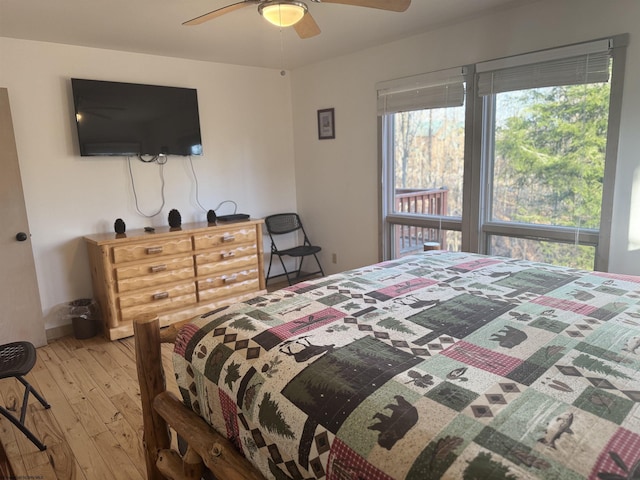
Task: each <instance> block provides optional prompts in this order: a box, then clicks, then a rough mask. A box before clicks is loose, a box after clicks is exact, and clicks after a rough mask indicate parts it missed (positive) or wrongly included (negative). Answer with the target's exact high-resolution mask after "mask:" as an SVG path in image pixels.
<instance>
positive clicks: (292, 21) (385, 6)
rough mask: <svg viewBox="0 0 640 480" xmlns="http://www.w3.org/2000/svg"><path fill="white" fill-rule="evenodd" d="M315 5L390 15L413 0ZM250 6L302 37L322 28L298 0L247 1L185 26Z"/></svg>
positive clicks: (346, 0) (345, 0) (350, 0)
mask: <svg viewBox="0 0 640 480" xmlns="http://www.w3.org/2000/svg"><path fill="white" fill-rule="evenodd" d="M310 1H311V2H314V3H339V4H342V5H352V6H355V7H368V8H378V9H380V10H388V11H391V12H404V11H405V10H406V9H407V8H409V5H410V4H411V0H310ZM250 5H257V6H258V12H259V13H260V14H261V15H262V16H263V17H264V18H266V19H267V20H268V21H269V22H271V23H273V24H274V25H276V26H278V27H290V26H293V28H294V29H295V31H296V33H297V34H298V36H299V37H300V38H311V37H315V36H316V35H318V34H319V33H320V27H318V24H317V23H316V21H315V20H314V19H313V17H312V16H311V14H310V13H309V10H308V8H307V5H306V4H305V3H304V2H302V1H299V0H244V1H242V2H237V3H232V4H231V5H227V6H226V7H222V8H218V9H216V10H213V11H211V12H209V13H205V14H204V15H200V16H199V17H196V18H192V19H191V20H188V21H186V22H184V23H183V25H189V26H191V25H200V24H201V23H204V22H207V21H209V20H213V19H214V18H217V17H220V16H221V15H224V14H225V13H231V12H234V11H236V10H239V9H241V8H244V7H248V6H250Z"/></svg>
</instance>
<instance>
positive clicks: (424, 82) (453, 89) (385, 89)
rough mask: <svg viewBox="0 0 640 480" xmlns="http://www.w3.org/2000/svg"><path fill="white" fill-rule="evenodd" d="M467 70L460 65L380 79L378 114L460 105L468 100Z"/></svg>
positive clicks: (378, 86)
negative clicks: (383, 80)
mask: <svg viewBox="0 0 640 480" xmlns="http://www.w3.org/2000/svg"><path fill="white" fill-rule="evenodd" d="M465 73H466V69H465V68H463V67H460V68H452V69H448V70H440V71H438V72H432V73H425V74H421V75H413V76H411V77H404V78H398V79H395V80H389V81H386V82H380V83H378V84H377V85H376V88H377V90H378V115H385V114H388V113H397V112H407V111H411V110H423V109H427V108H442V107H459V106H461V105H463V104H464V93H465V89H464V75H465Z"/></svg>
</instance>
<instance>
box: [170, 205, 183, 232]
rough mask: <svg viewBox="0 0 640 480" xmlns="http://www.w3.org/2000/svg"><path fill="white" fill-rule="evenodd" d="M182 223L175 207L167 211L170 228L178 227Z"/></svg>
mask: <svg viewBox="0 0 640 480" xmlns="http://www.w3.org/2000/svg"><path fill="white" fill-rule="evenodd" d="M180 225H182V216H181V215H180V212H179V211H178V210H176V209H175V208H174V209H173V210H171V211H170V212H169V226H170V227H171V228H180Z"/></svg>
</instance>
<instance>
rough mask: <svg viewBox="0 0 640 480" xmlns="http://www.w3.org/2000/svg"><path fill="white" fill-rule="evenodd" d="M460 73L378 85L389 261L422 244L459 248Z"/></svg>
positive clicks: (462, 101) (462, 134) (462, 129)
mask: <svg viewBox="0 0 640 480" xmlns="http://www.w3.org/2000/svg"><path fill="white" fill-rule="evenodd" d="M464 74H465V69H462V68H459V69H452V70H446V71H441V72H435V73H431V74H427V75H419V76H416V77H409V78H406V79H400V80H396V81H391V82H386V83H384V84H380V85H379V86H378V88H379V90H378V91H379V95H378V98H379V103H378V111H379V112H380V114H381V115H383V116H384V119H385V125H386V133H387V139H388V142H387V143H386V145H387V146H388V148H389V151H388V159H389V161H388V164H387V165H386V169H387V175H386V181H387V182H388V188H387V189H386V202H385V206H384V208H385V210H386V212H387V214H388V215H387V219H388V221H389V232H390V234H389V235H388V239H387V242H386V248H387V249H388V250H389V251H390V252H392V256H393V257H400V256H403V255H407V254H411V253H415V252H417V251H422V249H423V244H424V243H425V242H438V243H439V244H440V245H444V246H445V248H448V249H450V250H460V249H461V244H462V238H461V222H462V198H463V181H462V179H463V173H464V138H465V121H464V119H465V79H464Z"/></svg>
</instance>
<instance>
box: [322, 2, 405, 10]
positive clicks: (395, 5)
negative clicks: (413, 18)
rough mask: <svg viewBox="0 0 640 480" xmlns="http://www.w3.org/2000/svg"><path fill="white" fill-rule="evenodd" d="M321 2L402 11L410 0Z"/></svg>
mask: <svg viewBox="0 0 640 480" xmlns="http://www.w3.org/2000/svg"><path fill="white" fill-rule="evenodd" d="M321 2H322V3H340V4H342V5H353V6H354V7H369V8H379V9H380V10H389V11H391V12H404V11H405V10H406V9H407V8H409V5H411V0H321Z"/></svg>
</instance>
